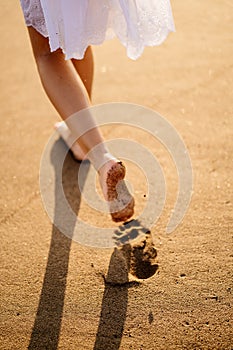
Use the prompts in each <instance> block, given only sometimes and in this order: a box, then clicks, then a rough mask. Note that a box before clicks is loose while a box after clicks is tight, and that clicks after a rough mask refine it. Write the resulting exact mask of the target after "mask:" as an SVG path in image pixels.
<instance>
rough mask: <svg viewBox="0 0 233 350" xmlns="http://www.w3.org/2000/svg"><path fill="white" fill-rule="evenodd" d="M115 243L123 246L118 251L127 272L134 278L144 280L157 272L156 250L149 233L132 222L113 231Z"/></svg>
mask: <svg viewBox="0 0 233 350" xmlns="http://www.w3.org/2000/svg"><path fill="white" fill-rule="evenodd" d="M115 239H116V243H118V244H120V243H121V244H124V245H123V246H122V247H121V248H119V249H120V251H121V252H122V253H123V255H124V257H125V259H126V263H127V266H128V272H130V273H131V275H133V276H134V277H136V278H139V279H146V278H149V277H151V276H153V275H154V274H155V273H156V271H157V270H158V264H156V257H157V250H156V248H155V246H154V243H153V239H152V235H151V232H150V231H149V230H148V229H146V228H145V227H142V226H141V224H140V222H139V221H138V220H132V221H130V222H128V223H125V224H124V225H122V226H120V227H119V230H117V231H115Z"/></svg>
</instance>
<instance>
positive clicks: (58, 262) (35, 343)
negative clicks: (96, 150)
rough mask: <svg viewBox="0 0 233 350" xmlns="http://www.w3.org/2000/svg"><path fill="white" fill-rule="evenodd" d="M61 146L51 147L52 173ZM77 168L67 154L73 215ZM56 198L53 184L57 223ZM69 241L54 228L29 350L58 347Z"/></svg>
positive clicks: (77, 203) (65, 184)
mask: <svg viewBox="0 0 233 350" xmlns="http://www.w3.org/2000/svg"><path fill="white" fill-rule="evenodd" d="M64 147H65V145H64V144H63V142H62V141H61V140H58V141H56V142H55V143H54V146H53V148H52V151H51V162H52V164H53V166H54V171H55V174H57V171H58V169H59V159H58V156H59V151H60V150H62V149H63V152H64ZM78 169H79V164H78V163H77V162H74V161H73V160H72V159H71V157H70V154H68V155H67V157H66V159H65V162H64V165H63V172H62V181H63V189H64V192H65V194H66V197H67V200H68V201H69V203H70V206H71V207H72V209H73V211H74V212H75V213H78V211H79V207H80V201H81V194H80V191H79V188H78V186H77V174H78ZM88 169H89V168H87V170H88ZM58 198H59V196H58V187H57V185H56V187H55V214H54V219H55V222H59V220H57V219H58V218H57V216H58V215H59V213H61V210H62V207H61V205H62V204H61V203H60V202H59V200H58ZM74 226H75V221H74V222H73V223H70V227H71V228H72V227H73V228H74ZM71 242H72V240H71V239H70V238H67V237H66V236H65V235H64V234H63V233H61V232H60V231H59V230H58V229H57V228H56V227H55V226H54V225H53V228H52V237H51V242H50V249H49V254H48V262H47V266H46V271H45V275H44V281H43V286H42V290H41V295H40V301H39V305H38V309H37V314H36V318H35V322H34V326H33V330H32V334H31V339H30V343H29V346H28V349H29V350H35V349H50V350H55V349H57V347H58V341H59V334H60V328H61V321H62V313H63V306H64V297H65V289H66V277H67V273H68V264H69V254H70V247H71Z"/></svg>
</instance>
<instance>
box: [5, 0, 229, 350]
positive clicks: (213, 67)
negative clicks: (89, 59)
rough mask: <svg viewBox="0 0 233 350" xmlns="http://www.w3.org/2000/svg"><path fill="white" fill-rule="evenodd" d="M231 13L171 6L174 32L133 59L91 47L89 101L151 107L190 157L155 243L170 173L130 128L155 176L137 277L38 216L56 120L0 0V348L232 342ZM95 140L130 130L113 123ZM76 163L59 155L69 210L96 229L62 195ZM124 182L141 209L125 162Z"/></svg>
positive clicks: (13, 18) (19, 20)
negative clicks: (157, 200)
mask: <svg viewBox="0 0 233 350" xmlns="http://www.w3.org/2000/svg"><path fill="white" fill-rule="evenodd" d="M232 10H233V6H232V3H231V1H230V0H228V1H227V0H226V1H225V0H222V1H217V0H214V1H210V0H206V1H200V0H199V1H191V0H187V1H182V0H177V1H173V12H174V17H175V23H176V30H177V31H176V33H175V34H172V35H170V36H169V38H168V40H167V41H166V42H165V43H164V45H162V46H161V47H159V48H150V49H146V50H145V53H144V55H143V57H142V58H140V59H139V60H138V61H137V62H132V61H130V60H129V59H127V58H126V56H125V51H124V48H122V47H121V46H120V45H119V43H118V42H117V41H111V42H107V43H105V44H104V45H103V46H102V47H97V48H95V51H94V52H95V60H96V70H95V88H94V94H93V102H94V104H99V103H103V102H112V101H125V102H133V103H137V104H140V105H143V106H147V107H150V108H152V109H154V110H156V111H158V112H159V113H160V114H161V115H163V116H164V117H165V118H166V119H167V120H168V121H169V122H171V123H172V124H173V125H174V127H175V128H176V129H177V130H178V132H179V133H180V134H181V135H182V137H183V139H184V141H185V143H186V146H187V148H188V150H189V152H190V156H191V159H192V165H193V171H194V193H193V197H192V201H191V204H190V207H189V210H188V212H187V214H186V216H185V218H184V220H183V222H182V224H180V225H179V227H178V228H177V229H176V231H175V232H173V233H172V234H171V235H167V234H166V233H165V232H164V231H165V227H166V224H167V221H168V218H169V215H170V210H171V208H172V206H173V205H174V201H175V198H176V191H177V175H176V171H175V167H174V164H173V162H172V160H171V158H170V156H169V154H168V152H166V150H165V149H164V148H163V147H161V145H159V143H158V142H155V141H154V140H152V138H150V137H145V135H144V134H140V133H138V134H137V133H134V136H135V137H136V138H138V141H139V142H142V143H143V144H145V146H146V147H147V148H149V149H151V151H152V152H154V154H155V155H156V156H157V158H158V159H159V161H160V164H161V166H162V167H163V170H164V173H165V177H166V181H167V198H166V205H165V208H164V211H163V213H162V215H161V217H160V219H159V220H158V222H157V223H156V225H155V226H154V227H153V228H152V230H151V235H148V237H147V246H146V247H145V249H147V248H148V250H149V251H150V253H151V254H152V255H153V254H154V256H153V257H152V259H151V261H150V262H151V263H152V265H151V266H150V268H151V269H149V270H148V271H147V270H146V266H145V269H144V265H143V263H142V262H141V263H140V256H139V261H136V262H135V261H134V265H135V264H136V263H138V262H139V265H138V270H137V268H135V266H134V269H133V267H132V266H131V270H130V271H131V272H132V273H134V275H135V274H137V275H138V277H140V279H137V278H135V276H134V275H132V274H129V275H128V272H127V270H126V269H125V266H126V265H124V261H125V260H124V259H126V260H127V257H128V256H129V250H127V246H126V247H125V248H124V250H123V251H122V250H121V251H118V250H117V251H113V250H112V249H98V248H91V247H86V246H83V245H81V244H78V243H75V242H73V241H71V240H70V239H68V238H66V237H65V236H64V235H63V234H61V233H60V232H59V231H58V230H57V229H56V228H55V227H54V226H53V225H52V224H51V222H50V220H49V218H48V216H47V214H46V213H45V210H44V207H43V205H42V201H41V197H40V189H39V182H38V177H39V164H40V158H41V155H42V152H43V149H44V146H45V144H46V142H47V140H48V138H49V137H50V135H51V133H52V128H53V123H54V122H55V121H57V120H59V117H58V116H57V113H56V112H55V110H54V109H53V107H51V105H50V103H49V102H48V100H47V98H46V96H45V94H44V92H43V90H42V88H41V85H40V82H39V78H38V76H37V72H36V68H35V64H34V61H33V59H32V53H31V49H30V45H29V41H28V36H27V31H26V28H25V26H24V22H23V17H22V14H21V10H20V6H19V2H18V1H13V0H10V1H9V0H1V8H0V18H1V22H0V23H1V45H2V54H1V58H0V67H1V79H0V86H1V95H0V105H1V112H0V113H1V114H0V115H1V138H0V147H1V158H0V162H1V163H0V164H1V166H0V179H1V185H0V186H1V187H0V190H1V199H0V201H1V218H0V220H1V221H0V231H1V313H0V317H1V326H0V327H1V330H0V336H1V340H0V348H1V349H4V350H9V349H12V350H13V349H14V350H16V349H17V350H19V349H27V348H29V349H62V350H63V349H69V350H72V349H76V350H84V349H87V350H88V349H108V350H116V349H122V350H128V349H135V350H139V349H146V350H155V349H159V350H160V349H161V350H162V349H164V350H165V349H166V350H167V349H190V350H191V349H211V350H212V349H222V350H230V349H232V348H233V333H232V329H233V328H232V316H233V312H232V306H231V302H232V290H233V286H232V270H233V269H232V268H233V262H232V259H233V244H232V234H233V221H232V205H233V196H232V194H233V189H232V186H233V183H232V171H233V164H232V154H233V142H232V139H233V138H232V136H233V132H232V130H233V107H232V101H233V94H232V92H233V85H232V79H233V75H232V56H233V45H232V32H233V11H232ZM105 133H106V136H107V137H109V138H110V139H111V138H114V137H116V136H121V135H123V137H127V136H129V135H131V134H130V132H129V131H128V130H127V128H126V129H125V128H124V127H118V128H115V129H111V130H106V131H105ZM131 136H132V135H131ZM58 142H59V141H58ZM78 167H79V166H78V165H77V164H76V163H74V162H73V160H72V159H71V158H69V157H68V158H67V159H66V163H65V170H66V171H65V172H64V173H65V180H64V181H66V186H68V192H69V193H68V195H67V196H68V197H69V200H70V202H72V200H73V202H72V203H73V205H74V207H75V209H76V210H77V211H78V210H79V213H80V215H81V216H83V217H84V218H86V219H88V220H90V222H93V223H95V224H97V225H99V226H102V225H108V224H109V223H108V219H106V221H104V220H103V216H102V215H97V214H95V212H93V211H92V210H91V209H88V207H87V206H85V204H82V202H81V204H80V194H79V193H77V191H76V192H75V191H72V187H71V190H70V191H69V186H73V184H74V183H75V174H76V173H77V170H78ZM129 178H130V179H131V181H132V182H133V186H134V188H136V189H138V192H137V194H136V201H137V207H136V212H140V210H141V205H142V204H143V199H142V197H143V196H142V194H143V193H144V192H143V191H145V184H144V182H143V181H141V179H140V176H139V177H138V176H134V171H133V168H132V169H131V168H130V166H129ZM72 193H73V194H75V196H72ZM103 221H104V224H103ZM152 241H153V242H154V246H155V247H156V249H157V257H156V258H155V248H154V246H153V245H152ZM128 248H129V247H128ZM130 249H131V250H132V251H131V253H132V252H134V251H133V248H132V247H131V248H130ZM135 249H136V248H135ZM138 251H141V250H140V249H139V250H138ZM136 255H137V254H136ZM136 255H135V256H136ZM135 259H136V258H135ZM128 262H129V259H128ZM156 264H157V265H158V266H159V268H158V269H157V265H156ZM131 265H132V261H131ZM129 266H130V262H129ZM147 267H148V266H147ZM140 268H141V270H140ZM129 269H130V268H129ZM147 272H148V274H150V275H151V277H150V278H146V277H148V275H147ZM110 282H111V283H110ZM120 282H121V283H122V284H121V283H120Z"/></svg>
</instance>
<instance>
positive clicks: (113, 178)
mask: <svg viewBox="0 0 233 350" xmlns="http://www.w3.org/2000/svg"><path fill="white" fill-rule="evenodd" d="M124 177H125V166H124V165H123V164H122V162H118V161H117V160H110V161H108V162H107V163H106V164H104V165H103V166H102V167H101V169H100V170H99V178H100V185H101V188H102V191H103V194H104V197H105V199H106V201H107V202H108V203H109V210H110V214H111V216H112V220H113V221H115V222H119V221H127V220H128V219H129V218H131V216H132V215H133V213H134V198H133V197H132V195H131V194H130V193H129V190H128V188H127V186H126V184H125V181H124Z"/></svg>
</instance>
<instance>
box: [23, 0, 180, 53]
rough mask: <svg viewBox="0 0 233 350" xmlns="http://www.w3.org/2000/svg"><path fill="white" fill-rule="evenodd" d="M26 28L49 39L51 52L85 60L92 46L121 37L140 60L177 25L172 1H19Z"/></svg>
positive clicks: (129, 51) (127, 48)
mask: <svg viewBox="0 0 233 350" xmlns="http://www.w3.org/2000/svg"><path fill="white" fill-rule="evenodd" d="M20 1H21V6H22V9H23V13H24V17H25V21H26V25H27V26H33V27H34V28H35V29H36V30H37V31H38V32H39V33H40V34H42V35H43V36H45V37H49V43H50V48H51V51H55V50H57V49H58V48H61V49H62V50H63V52H64V53H65V56H66V59H70V58H76V59H82V58H83V56H84V53H85V50H86V48H87V47H88V46H89V45H99V44H101V43H103V42H104V41H105V40H107V39H111V38H113V37H115V36H116V37H118V39H119V40H120V42H121V43H122V44H123V45H124V46H125V47H126V50H127V55H128V57H130V58H131V59H134V60H135V59H137V58H138V57H140V56H141V54H142V53H143V50H144V48H145V47H146V46H156V45H160V44H161V43H162V42H163V41H164V40H165V39H166V37H167V35H168V34H169V32H171V31H174V30H175V28H174V22H173V16H172V11H171V5H170V1H169V0H20Z"/></svg>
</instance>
